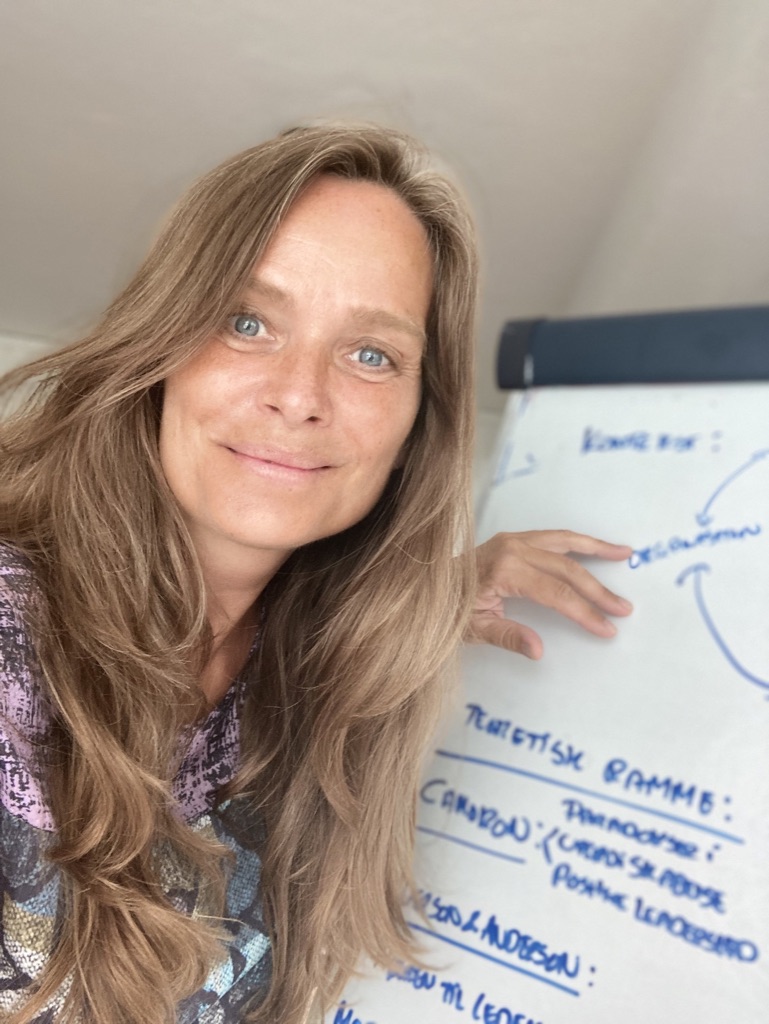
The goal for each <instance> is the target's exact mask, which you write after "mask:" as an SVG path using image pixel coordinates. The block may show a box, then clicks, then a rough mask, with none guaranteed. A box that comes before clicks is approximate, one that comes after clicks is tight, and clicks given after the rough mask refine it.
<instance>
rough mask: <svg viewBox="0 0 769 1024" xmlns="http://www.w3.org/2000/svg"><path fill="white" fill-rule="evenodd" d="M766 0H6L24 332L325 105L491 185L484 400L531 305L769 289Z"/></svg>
mask: <svg viewBox="0 0 769 1024" xmlns="http://www.w3.org/2000/svg"><path fill="white" fill-rule="evenodd" d="M767 7H769V5H766V4H765V2H764V0H729V2H727V0H714V2H707V0H475V2H473V3H471V2H469V0H388V2H387V3H386V4H385V3H373V2H371V0H324V3H322V4H319V3H317V2H314V0H275V2H274V3H270V4H268V3H265V2H262V0H66V2H62V0H23V2H21V0H17V2H16V3H13V2H11V0H6V3H5V4H4V5H2V8H1V9H0V97H2V98H1V99H0V105H1V109H0V140H1V144H2V159H1V160H0V204H1V210H2V212H1V213H0V224H1V225H2V230H1V231H0V334H5V335H12V336H20V335H21V336H28V337H29V338H31V339H34V338H42V339H52V340H55V341H60V340H63V339H67V338H71V337H73V336H75V335H76V334H77V332H78V331H80V330H82V329H83V328H84V327H85V326H86V325H87V324H88V322H89V321H90V320H91V319H92V318H93V317H94V316H95V315H96V314H97V313H98V311H99V310H100V309H101V308H102V307H103V305H104V304H105V303H106V301H107V300H108V299H109V298H110V296H111V294H112V293H113V292H114V291H115V290H116V289H117V288H118V287H119V286H120V285H121V284H123V283H124V282H125V280H126V279H127V277H128V276H129V275H130V273H131V270H132V268H133V267H134V266H135V264H136V262H137V260H138V259H139V257H140V255H141V254H142V252H143V250H144V249H145V248H146V246H147V244H148V242H149V241H150V239H151V237H152V235H153V233H154V231H155V230H156V228H157V225H158V222H159V220H160V219H161V217H162V215H163V213H164V211H165V210H166V209H167V207H168V206H169V204H170V203H171V202H172V201H173V200H174V199H175V198H176V197H177V195H178V194H179V193H180V191H181V190H182V189H183V188H184V187H185V186H186V185H187V184H188V183H189V182H190V181H191V180H192V179H193V178H195V177H196V176H197V175H199V174H200V173H201V172H203V171H205V170H207V169H208V168H209V167H211V166H212V165H214V164H215V163H218V162H219V161H220V160H221V159H223V158H224V157H225V156H228V155H229V154H231V153H233V152H235V151H237V150H239V149H242V148H244V147H246V146H249V145H253V144H254V143H255V142H257V141H259V140H261V139H263V138H266V137H268V136H270V135H272V134H274V133H275V132H276V131H278V130H280V129H282V128H285V127H287V126H289V125H292V124H296V123H299V122H302V121H306V120H309V119H315V118H318V117H327V116H330V117H339V116H354V117H356V118H366V119H374V120H381V121H383V122H387V123H390V124H395V125H398V126H400V127H402V128H405V129H407V130H409V131H411V132H412V133H414V134H416V135H418V136H420V137H422V138H423V139H424V140H425V141H426V142H427V143H428V145H429V146H430V147H431V148H433V149H434V150H435V151H436V153H437V154H438V155H439V156H440V158H441V159H442V160H443V161H445V162H446V163H447V164H448V165H450V167H452V168H453V170H454V171H455V173H456V175H457V176H458V177H459V179H460V181H461V182H462V183H463V185H464V187H465V189H466V191H467V193H468V194H469V196H470V199H471V203H472V205H473V207H474V209H475V212H476V215H477V220H478V224H479V227H480V231H481V238H482V246H483V267H484V270H483V283H484V293H483V294H484V298H483V304H482V314H481V319H480V324H479V328H480V351H479V402H480V405H481V407H482V408H486V409H494V408H498V406H499V397H498V395H497V394H496V392H495V388H494V383H493V358H494V347H495V344H496V340H497V337H498V333H499V330H500V327H501V325H502V323H503V321H504V320H505V319H507V318H509V317H512V316H523V317H527V316H537V315H559V314H561V315H563V314H568V313H585V312H601V311H608V310H618V309H619V310H621V309H625V308H628V309H640V308H656V307H663V306H664V307H668V308H669V307H675V306H679V307H680V306H685V305H692V304H694V305H716V304H730V303H743V302H766V301H769V265H768V263H767V260H768V259H769V256H767V255H766V254H767V253H769V245H767V242H769V205H768V204H769V201H767V198H766V196H765V195H764V191H765V190H766V181H767V175H768V174H769V150H768V149H767V145H768V143H767V142H766V141H764V139H765V136H766V135H767V134H769V133H767V132H766V129H765V127H764V125H763V123H762V122H761V115H762V114H763V113H764V112H765V110H766V99H767V93H766V89H769V80H767V77H766V76H767V74H769V72H767V71H765V70H764V65H765V64H766V65H769V62H767V60H766V53H767V52H769V50H767V48H766V44H767V43H769V16H768V15H767V11H766V8H767ZM762 33H763V34H762ZM765 87H766V89H765ZM727 101H728V102H727ZM714 112H715V113H714ZM693 126H694V127H693ZM716 130H717V131H718V133H719V138H721V139H726V144H725V146H718V145H716V146H714V145H713V137H712V133H713V132H715V131H716ZM735 147H736V149H737V151H738V155H739V157H740V159H739V160H738V159H735ZM703 152H704V153H706V154H710V155H709V157H708V158H707V159H705V158H703V155H702V154H703ZM746 176H747V177H746ZM735 195H738V198H735ZM757 203H758V205H759V206H760V209H759V210H757V209H756V204H757ZM761 204H763V205H761ZM735 260H736V261H737V263H736V264H735Z"/></svg>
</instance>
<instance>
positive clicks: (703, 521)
mask: <svg viewBox="0 0 769 1024" xmlns="http://www.w3.org/2000/svg"><path fill="white" fill-rule="evenodd" d="M767 455H769V448H762V449H761V450H760V451H757V452H753V454H752V455H751V456H750V458H749V459H748V461H747V462H745V463H743V465H742V466H740V467H739V468H738V469H735V470H734V472H733V473H730V474H729V476H728V477H727V478H726V480H724V482H723V483H722V484H720V485H719V486H718V487H717V488H716V489H715V491H714V492H713V493H712V494H711V495H710V497H709V498H708V500H707V501H706V502H705V507H704V508H703V510H702V511H701V512H698V513H697V514H696V516H695V518H696V520H697V522H698V523H699V524H700V526H709V525H710V524H711V523H712V522H713V517H712V516H711V514H710V508H711V506H712V504H713V502H714V501H715V500H716V498H717V497H718V496H719V494H722V493H723V491H725V490H726V488H727V487H728V486H729V484H731V483H732V481H734V480H736V479H737V477H738V476H741V475H742V474H743V473H744V472H745V470H747V469H750V468H751V467H752V466H755V464H756V463H757V462H760V461H761V459H765V458H766V457H767Z"/></svg>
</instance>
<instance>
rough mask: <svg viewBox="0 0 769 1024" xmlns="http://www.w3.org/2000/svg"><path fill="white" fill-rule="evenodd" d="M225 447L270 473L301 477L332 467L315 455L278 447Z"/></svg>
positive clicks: (238, 456) (250, 463) (256, 467)
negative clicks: (301, 453) (297, 452)
mask: <svg viewBox="0 0 769 1024" xmlns="http://www.w3.org/2000/svg"><path fill="white" fill-rule="evenodd" d="M225 447H226V448H228V449H229V451H231V452H232V453H233V455H235V456H236V457H237V458H238V459H240V460H242V461H243V462H245V463H246V464H247V465H249V466H251V467H253V468H254V469H256V470H260V471H262V472H266V473H269V474H270V475H282V476H292V477H294V478H301V477H303V476H308V475H310V474H312V473H315V472H317V471H318V470H322V469H331V468H332V467H331V466H329V464H328V463H327V462H322V461H321V460H319V459H318V458H316V457H312V456H306V455H300V454H295V453H293V452H289V451H282V450H281V449H279V448H264V447H258V448H255V447H252V446H251V445H238V446H237V447H231V446H230V445H225Z"/></svg>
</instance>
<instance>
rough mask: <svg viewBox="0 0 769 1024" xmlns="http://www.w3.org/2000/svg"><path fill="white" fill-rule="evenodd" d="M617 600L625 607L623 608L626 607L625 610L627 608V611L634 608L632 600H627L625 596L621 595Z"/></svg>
mask: <svg viewBox="0 0 769 1024" xmlns="http://www.w3.org/2000/svg"><path fill="white" fill-rule="evenodd" d="M617 600H618V601H619V604H620V606H621V607H622V608H623V609H624V610H625V611H626V612H632V610H633V605H632V604H631V602H630V601H628V600H626V598H624V597H619V598H617Z"/></svg>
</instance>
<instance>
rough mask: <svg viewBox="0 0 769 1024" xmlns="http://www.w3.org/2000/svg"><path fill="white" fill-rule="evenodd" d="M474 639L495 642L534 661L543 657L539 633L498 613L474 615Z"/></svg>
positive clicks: (496, 645)
mask: <svg viewBox="0 0 769 1024" xmlns="http://www.w3.org/2000/svg"><path fill="white" fill-rule="evenodd" d="M471 630H472V639H473V640H476V641H479V642H480V643H486V644H493V646H494V647H502V648H503V649H504V650H506V651H514V652H515V653H517V654H523V655H525V656H526V657H527V658H531V660H532V661H539V659H540V658H541V657H542V651H543V648H542V640H541V638H540V636H539V634H538V633H535V632H534V630H533V629H530V628H529V627H528V626H524V625H522V624H521V623H520V622H515V621H514V620H513V619H505V618H501V617H500V616H498V615H474V616H473V619H472V622H471Z"/></svg>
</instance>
